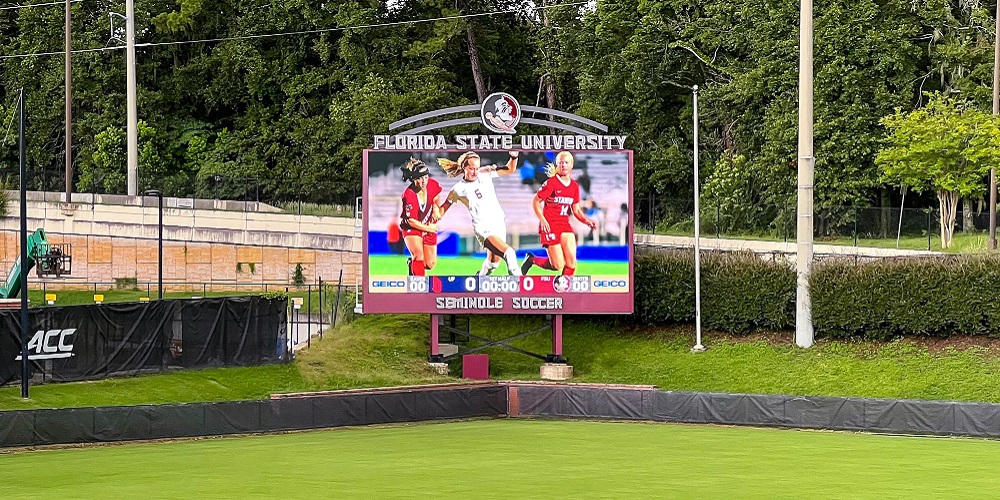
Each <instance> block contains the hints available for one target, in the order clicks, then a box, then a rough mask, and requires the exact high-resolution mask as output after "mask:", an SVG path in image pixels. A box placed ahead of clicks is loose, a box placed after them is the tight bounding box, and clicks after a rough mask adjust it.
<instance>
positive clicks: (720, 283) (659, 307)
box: [635, 248, 795, 333]
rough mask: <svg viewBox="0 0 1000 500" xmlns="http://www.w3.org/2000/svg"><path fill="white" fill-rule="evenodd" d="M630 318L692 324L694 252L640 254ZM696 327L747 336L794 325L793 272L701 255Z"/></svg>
mask: <svg viewBox="0 0 1000 500" xmlns="http://www.w3.org/2000/svg"><path fill="white" fill-rule="evenodd" d="M635 259H636V261H635V278H636V279H635V282H636V289H635V312H636V319H637V320H638V321H640V322H643V323H647V324H649V323H653V324H662V323H690V322H694V251H692V250H664V249H650V248H641V249H639V250H638V251H637V252H636V257H635ZM701 272H702V274H701V277H702V279H701V300H702V303H701V305H702V307H701V310H702V320H701V323H702V326H703V327H704V328H707V329H711V330H718V331H725V332H733V333H748V332H752V331H754V330H758V329H769V330H780V329H785V328H791V327H793V326H794V325H795V272H794V270H793V269H792V268H791V267H790V266H789V265H788V264H787V262H783V261H781V260H779V261H777V262H775V261H772V260H771V259H770V258H766V257H760V256H758V255H756V254H753V253H750V252H745V253H744V252H738V253H735V252H721V253H717V252H703V253H702V258H701Z"/></svg>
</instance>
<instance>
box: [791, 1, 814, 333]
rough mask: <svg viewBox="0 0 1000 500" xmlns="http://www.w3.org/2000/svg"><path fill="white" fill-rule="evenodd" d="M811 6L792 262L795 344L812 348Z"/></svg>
mask: <svg viewBox="0 0 1000 500" xmlns="http://www.w3.org/2000/svg"><path fill="white" fill-rule="evenodd" d="M814 163H815V158H813V5H812V0H802V5H801V7H800V12H799V162H798V177H799V179H798V181H799V187H798V223H797V226H796V229H797V232H796V242H797V245H796V246H797V252H796V259H795V270H796V277H797V283H796V294H795V344H796V345H798V346H799V347H811V346H812V345H813V324H812V300H811V298H810V296H809V274H810V273H811V271H812V260H813V178H814V177H813V164H814Z"/></svg>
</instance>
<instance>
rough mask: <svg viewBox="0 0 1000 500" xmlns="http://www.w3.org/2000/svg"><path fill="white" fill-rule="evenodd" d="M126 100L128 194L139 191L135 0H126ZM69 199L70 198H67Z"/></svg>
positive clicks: (133, 194) (132, 194)
mask: <svg viewBox="0 0 1000 500" xmlns="http://www.w3.org/2000/svg"><path fill="white" fill-rule="evenodd" d="M125 96H126V99H125V102H126V109H127V113H126V115H127V120H128V123H127V126H126V130H127V134H126V135H127V138H128V141H127V142H128V149H127V152H128V154H127V156H128V161H127V165H128V169H127V171H126V173H127V180H128V183H127V184H128V195H129V196H135V195H136V194H137V193H138V192H139V113H138V111H137V109H136V97H135V0H125ZM67 201H68V200H67Z"/></svg>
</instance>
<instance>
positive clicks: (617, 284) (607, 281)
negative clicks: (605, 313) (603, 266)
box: [590, 276, 629, 293]
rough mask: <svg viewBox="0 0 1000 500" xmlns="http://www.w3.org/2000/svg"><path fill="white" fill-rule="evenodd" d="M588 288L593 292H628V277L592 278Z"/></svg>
mask: <svg viewBox="0 0 1000 500" xmlns="http://www.w3.org/2000/svg"><path fill="white" fill-rule="evenodd" d="M590 288H591V290H593V291H595V292H601V293H608V292H628V289H629V286H628V277H626V276H594V277H592V278H591V279H590Z"/></svg>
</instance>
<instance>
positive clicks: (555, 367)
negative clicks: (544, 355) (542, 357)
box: [540, 363, 573, 380]
mask: <svg viewBox="0 0 1000 500" xmlns="http://www.w3.org/2000/svg"><path fill="white" fill-rule="evenodd" d="M540 371H541V375H542V380H569V379H571V378H573V366H572V365H567V364H564V363H545V364H544V365H542V368H541V370H540Z"/></svg>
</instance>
